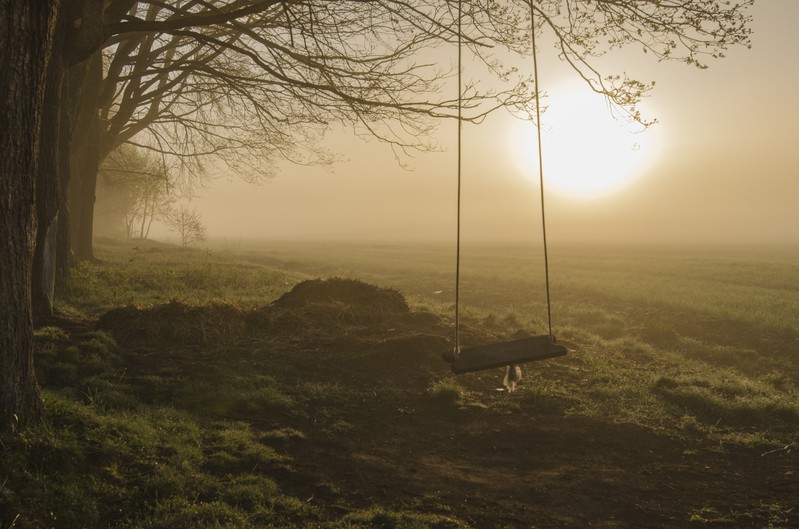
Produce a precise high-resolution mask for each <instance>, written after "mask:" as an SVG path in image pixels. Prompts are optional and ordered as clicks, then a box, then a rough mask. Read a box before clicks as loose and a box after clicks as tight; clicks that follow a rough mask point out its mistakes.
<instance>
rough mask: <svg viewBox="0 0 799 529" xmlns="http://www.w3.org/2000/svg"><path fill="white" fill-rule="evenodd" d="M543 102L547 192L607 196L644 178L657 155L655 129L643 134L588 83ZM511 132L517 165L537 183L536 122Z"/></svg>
mask: <svg viewBox="0 0 799 529" xmlns="http://www.w3.org/2000/svg"><path fill="white" fill-rule="evenodd" d="M543 104H544V105H546V106H547V110H546V112H545V113H544V114H543V115H542V117H541V122H542V125H543V128H542V132H541V135H542V145H543V150H544V156H543V157H544V185H545V186H546V189H547V190H548V191H549V190H551V191H554V192H556V193H558V194H562V195H568V196H570V197H575V198H586V199H591V198H598V197H603V196H607V195H610V194H612V193H615V192H617V191H619V190H621V189H623V188H624V187H626V186H627V185H629V184H630V183H631V182H633V181H634V180H635V179H636V178H638V177H640V176H641V175H642V174H643V173H644V171H645V170H646V168H647V167H648V166H649V165H651V164H652V163H653V162H654V161H655V159H656V157H657V152H656V151H657V142H656V141H655V138H654V135H655V131H654V130H652V129H650V130H647V131H645V132H641V129H642V127H641V126H640V125H638V124H631V123H627V122H625V120H624V119H623V118H621V117H614V115H613V113H612V112H611V110H610V108H609V107H608V104H607V102H606V101H605V98H604V97H602V96H600V95H597V94H595V93H593V92H591V91H590V89H589V88H588V87H583V86H573V85H568V86H561V87H560V88H558V87H556V88H554V89H552V90H550V91H549V97H548V98H547V100H546V101H545V102H543ZM655 128H656V127H655ZM509 136H510V139H509V148H510V149H511V154H512V156H513V158H514V161H515V162H516V165H517V167H518V169H519V170H520V171H521V172H522V173H523V174H524V176H525V177H526V178H533V179H535V180H536V181H537V180H538V147H537V144H536V132H535V126H534V125H533V123H532V122H530V121H523V120H516V121H515V122H514V124H513V125H512V126H511V127H510V131H509Z"/></svg>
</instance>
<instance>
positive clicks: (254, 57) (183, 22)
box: [0, 0, 752, 427]
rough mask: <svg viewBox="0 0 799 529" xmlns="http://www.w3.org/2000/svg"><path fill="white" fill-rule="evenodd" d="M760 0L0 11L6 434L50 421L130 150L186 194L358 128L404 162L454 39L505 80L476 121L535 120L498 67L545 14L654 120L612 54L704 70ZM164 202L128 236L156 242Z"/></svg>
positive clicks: (616, 98)
mask: <svg viewBox="0 0 799 529" xmlns="http://www.w3.org/2000/svg"><path fill="white" fill-rule="evenodd" d="M751 3H752V2H751V0H740V1H737V2H729V1H727V0H659V1H657V2H655V1H652V2H641V1H638V0H612V1H611V0H593V1H590V2H589V1H585V0H534V1H530V0H475V1H468V2H467V1H462V2H458V1H455V0H444V1H442V0H400V1H397V0H366V1H356V0H341V1H325V0H279V1H278V0H173V1H169V2H163V1H155V0H149V1H137V0H97V1H89V2H86V1H82V0H36V1H30V0H3V1H0V73H2V79H3V80H2V82H0V101H2V105H0V152H2V153H3V156H2V157H0V200H1V201H2V207H0V238H2V240H3V244H4V251H3V252H0V425H2V426H0V427H7V426H8V425H10V424H12V423H16V422H17V421H21V422H25V421H27V420H30V419H31V418H34V417H38V416H40V415H41V412H42V405H41V401H40V398H39V393H38V388H37V384H36V379H35V376H34V372H33V337H32V332H33V319H34V317H35V318H37V319H40V320H41V319H46V318H47V317H49V316H50V315H52V301H53V288H54V285H56V284H58V283H59V282H62V281H64V280H65V279H66V278H67V276H68V274H69V267H70V265H71V264H72V263H74V262H76V261H80V260H84V259H92V258H93V251H92V236H93V219H94V207H95V199H96V193H97V187H98V179H99V178H100V175H101V172H102V171H105V175H106V176H108V177H109V178H111V176H109V175H111V173H112V172H113V167H114V165H115V164H117V163H122V162H121V161H120V160H121V158H116V161H115V157H122V158H124V157H127V156H129V155H130V153H131V152H135V153H138V154H135V155H131V156H133V158H131V160H129V161H127V162H125V163H131V164H133V165H135V164H136V163H138V162H135V158H136V156H139V155H141V153H143V152H149V153H150V155H151V156H152V157H153V158H152V159H153V160H158V162H157V164H156V165H155V166H152V167H151V166H149V165H148V164H149V162H144V161H142V162H141V167H139V169H134V170H136V171H140V172H141V175H142V177H143V178H144V181H149V180H148V179H149V178H150V176H153V175H159V176H158V178H161V179H162V180H161V181H163V186H165V188H166V189H171V188H172V186H186V187H191V185H192V183H193V182H196V181H197V179H199V178H201V177H202V175H203V168H204V167H205V166H206V165H207V164H208V163H209V162H210V161H213V162H215V163H218V162H220V161H221V162H224V163H226V164H227V165H228V166H230V167H231V168H233V169H234V170H236V171H237V172H238V173H239V174H240V175H242V177H243V178H246V179H251V180H254V179H257V178H262V177H264V176H265V175H269V174H270V173H271V171H270V167H272V166H273V164H274V162H275V161H276V160H278V159H288V160H291V161H295V162H299V163H324V162H326V161H328V160H329V159H330V154H329V153H326V152H324V151H323V150H321V149H320V148H319V147H318V144H317V143H316V141H315V140H316V139H317V138H318V137H320V135H321V134H322V133H323V132H324V131H325V129H326V128H327V127H329V126H330V125H332V124H334V123H344V124H347V125H348V126H350V127H351V128H352V129H353V130H354V131H355V132H356V133H358V134H364V135H370V136H374V137H377V138H379V139H380V140H382V141H384V142H387V143H388V144H390V145H391V146H392V147H393V148H394V149H395V152H396V154H397V156H398V158H401V157H402V156H404V155H405V154H408V153H409V152H410V151H412V150H414V149H426V148H429V147H430V145H429V144H428V143H427V140H426V139H425V138H427V137H428V135H427V133H428V132H429V131H430V130H431V128H432V127H434V126H435V124H436V122H437V121H438V120H439V119H440V118H444V117H452V116H453V115H454V114H455V109H456V106H457V99H458V97H457V94H452V93H448V92H447V91H445V90H443V87H444V86H445V84H444V83H445V82H446V80H447V79H449V78H451V76H452V75H453V73H454V72H453V68H451V67H447V66H443V67H442V66H440V65H437V64H434V63H432V62H431V61H430V60H428V59H425V57H429V55H425V54H426V53H428V50H429V49H432V48H435V47H437V46H442V45H447V46H450V48H451V47H452V46H453V44H454V43H455V42H456V41H457V40H458V39H459V37H460V38H461V39H462V41H463V46H464V48H465V50H466V52H467V53H468V54H469V57H476V58H477V59H478V60H479V61H482V63H483V64H484V65H485V71H486V72H487V74H489V73H490V74H491V75H492V76H493V77H494V78H495V79H498V80H500V81H503V82H504V83H503V84H501V85H496V86H501V88H499V89H493V88H492V89H485V88H483V87H484V86H490V87H493V86H495V85H494V84H493V83H486V84H484V85H480V84H477V83H469V84H467V85H466V87H465V88H464V92H463V94H462V96H463V100H464V109H465V118H464V119H467V120H475V121H477V120H479V119H480V118H481V117H482V116H483V115H485V114H486V113H487V112H489V111H491V110H493V109H495V108H499V107H510V108H516V109H522V110H529V104H530V101H531V100H532V94H533V93H534V90H535V89H536V88H535V80H534V79H532V78H531V76H530V75H526V74H520V73H519V72H517V71H515V68H514V66H513V65H511V64H503V63H502V62H501V61H500V60H498V59H497V58H498V57H505V56H506V55H508V54H517V55H524V54H529V50H530V14H531V10H534V12H535V16H536V20H537V21H538V23H537V27H536V31H538V32H540V33H541V34H542V35H548V36H549V37H550V38H551V40H550V42H551V43H552V44H553V45H554V47H555V49H554V53H556V54H558V55H559V57H560V58H561V59H562V60H564V61H566V62H567V63H568V64H569V65H571V66H572V67H573V68H574V70H575V71H576V72H577V73H578V74H579V75H580V76H582V77H583V79H584V80H585V81H586V82H587V83H589V84H590V85H591V87H592V88H593V89H594V90H595V91H597V92H600V93H603V94H605V95H606V96H607V97H608V98H610V99H611V100H612V101H613V102H614V103H616V104H619V105H621V106H623V107H624V108H626V109H627V110H628V111H629V112H630V116H632V117H633V118H634V119H642V118H641V117H640V115H639V114H638V113H637V111H636V110H635V105H636V103H637V102H638V101H639V100H640V98H641V97H642V96H643V95H644V94H645V93H646V92H647V90H649V89H650V88H651V85H650V84H646V83H642V82H640V81H638V80H635V79H629V78H627V77H626V76H624V75H619V74H615V73H611V74H609V75H608V74H606V73H601V72H600V70H599V68H598V67H597V66H596V59H597V57H599V56H601V55H602V54H604V53H605V52H607V51H609V50H612V49H615V48H618V47H622V46H633V47H637V48H639V49H642V50H643V51H644V52H646V53H649V54H652V55H654V56H655V57H656V58H658V59H672V60H678V61H683V62H686V63H688V64H692V65H696V66H699V67H704V63H705V58H706V57H708V56H713V57H718V56H721V55H723V53H724V51H725V50H726V49H728V48H729V47H730V46H734V45H748V43H749V33H750V30H749V22H750V20H749V16H748V14H747V8H748V7H749V6H750V5H751ZM459 21H460V23H459ZM459 32H460V34H459ZM134 147H135V149H136V150H135V151H130V150H123V149H131V148H134ZM147 159H148V160H149V159H150V158H147ZM144 175H150V176H146V177H145V176H144ZM153 178H154V179H155V178H156V177H155V176H153ZM153 181H155V180H153ZM157 188H158V186H157V185H156V186H155V187H153V188H152V189H153V190H155V189H157ZM159 193H160V192H159ZM158 196H160V195H158V193H154V194H153V195H146V197H145V201H144V203H142V204H140V206H139V207H140V208H141V209H140V210H139V213H138V215H139V216H138V217H137V220H136V221H135V223H134V222H133V220H131V222H130V225H129V226H128V227H127V229H128V233H133V232H134V231H135V230H138V233H139V234H142V233H146V229H147V226H148V224H149V222H151V220H152V218H153V215H154V214H155V211H156V210H157V209H158V208H159V207H161V206H159V205H158V204H159V200H160V198H158Z"/></svg>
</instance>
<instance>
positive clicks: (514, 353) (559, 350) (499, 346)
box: [444, 335, 566, 375]
mask: <svg viewBox="0 0 799 529" xmlns="http://www.w3.org/2000/svg"><path fill="white" fill-rule="evenodd" d="M565 354H566V348H565V347H563V346H562V345H558V344H556V343H555V342H554V340H550V337H549V335H544V336H531V337H529V338H522V339H521V340H513V341H510V342H503V343H495V344H488V345H478V346H476V347H469V348H467V349H461V352H460V354H459V355H458V356H457V358H455V355H454V354H452V353H449V354H445V355H444V359H445V360H446V361H448V362H450V363H452V372H453V373H455V374H456V375H460V374H463V373H471V372H473V371H482V370H485V369H492V368H494V367H504V366H508V365H511V364H523V363H525V362H534V361H536V360H545V359H547V358H555V357H556V356H563V355H565Z"/></svg>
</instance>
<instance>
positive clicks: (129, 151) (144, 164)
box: [95, 145, 177, 239]
mask: <svg viewBox="0 0 799 529" xmlns="http://www.w3.org/2000/svg"><path fill="white" fill-rule="evenodd" d="M168 174H169V170H168V168H167V167H166V166H165V165H164V164H163V161H162V160H161V159H158V158H157V157H154V156H150V155H147V154H146V153H144V152H142V151H141V150H139V149H137V148H136V147H133V146H131V145H122V146H120V147H119V148H118V149H116V150H115V151H114V152H112V153H111V155H109V157H108V158H106V160H105V161H104V162H103V165H102V166H101V169H100V175H101V178H100V179H99V180H98V186H97V189H98V192H97V199H98V207H97V209H96V211H95V224H96V223H97V222H98V220H99V218H103V217H104V218H105V219H106V220H107V221H108V220H110V221H111V223H115V222H116V223H121V224H123V225H124V233H125V236H126V237H127V238H129V239H132V238H139V239H146V238H147V237H148V236H149V235H150V228H151V226H152V224H153V221H155V220H163V219H166V217H167V216H168V215H169V214H170V212H171V208H172V205H173V204H174V202H175V200H176V198H177V196H176V195H175V193H174V186H170V185H169V179H168ZM113 217H117V218H113Z"/></svg>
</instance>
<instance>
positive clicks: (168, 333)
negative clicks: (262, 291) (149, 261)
mask: <svg viewBox="0 0 799 529" xmlns="http://www.w3.org/2000/svg"><path fill="white" fill-rule="evenodd" d="M246 316H247V315H246V313H245V312H244V311H242V310H241V309H240V308H238V307H236V306H233V305H229V304H224V303H213V304H211V305H203V306H190V305H186V304H184V303H181V302H179V301H171V302H169V303H167V304H165V305H158V306H155V307H146V308H141V307H136V306H132V305H129V306H127V307H120V308H116V309H111V310H109V311H108V312H106V313H105V314H103V315H102V316H101V317H100V319H99V320H98V322H97V327H98V328H99V329H105V330H109V331H111V332H112V333H113V335H114V338H115V339H116V340H117V342H119V343H128V344H150V345H152V344H171V345H189V344H206V343H221V342H223V341H225V340H229V339H232V338H237V337H240V336H242V335H244V334H245V333H246V332H247V319H246Z"/></svg>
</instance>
